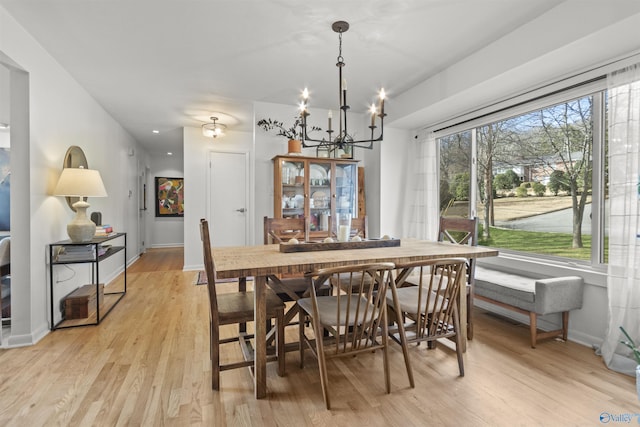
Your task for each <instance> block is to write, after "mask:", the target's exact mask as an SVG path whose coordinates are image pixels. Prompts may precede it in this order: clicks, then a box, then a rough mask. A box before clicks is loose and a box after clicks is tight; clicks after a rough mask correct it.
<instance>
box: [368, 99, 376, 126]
mask: <svg viewBox="0 0 640 427" xmlns="http://www.w3.org/2000/svg"><path fill="white" fill-rule="evenodd" d="M369 112H370V113H371V127H374V126H375V125H376V106H375V104H371V109H370V110H369Z"/></svg>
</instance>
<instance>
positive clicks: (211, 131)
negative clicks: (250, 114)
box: [202, 116, 227, 138]
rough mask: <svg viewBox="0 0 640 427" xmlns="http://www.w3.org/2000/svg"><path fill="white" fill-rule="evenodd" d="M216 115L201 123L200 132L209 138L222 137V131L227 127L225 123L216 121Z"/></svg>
mask: <svg viewBox="0 0 640 427" xmlns="http://www.w3.org/2000/svg"><path fill="white" fill-rule="evenodd" d="M217 120H218V118H217V117H213V116H212V117H211V123H205V124H203V125H202V134H203V135H204V136H206V137H209V138H222V137H223V136H224V131H225V130H226V129H227V126H226V125H223V124H222V123H216V122H217Z"/></svg>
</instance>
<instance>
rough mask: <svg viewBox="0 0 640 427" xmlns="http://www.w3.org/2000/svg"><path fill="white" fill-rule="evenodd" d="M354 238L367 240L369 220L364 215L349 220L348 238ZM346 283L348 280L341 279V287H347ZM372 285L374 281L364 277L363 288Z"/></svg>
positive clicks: (367, 276) (366, 276)
mask: <svg viewBox="0 0 640 427" xmlns="http://www.w3.org/2000/svg"><path fill="white" fill-rule="evenodd" d="M355 236H360V238H361V239H367V238H368V237H369V220H368V218H367V216H366V215H365V216H361V217H358V218H351V232H350V238H353V237H355ZM348 282H349V280H348V279H345V278H343V279H342V281H341V286H348ZM372 283H374V281H373V280H371V277H370V276H369V275H365V279H364V281H363V284H364V285H365V286H370V285H371V284H372ZM332 285H333V283H332Z"/></svg>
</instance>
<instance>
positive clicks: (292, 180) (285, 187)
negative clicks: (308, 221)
mask: <svg viewBox="0 0 640 427" xmlns="http://www.w3.org/2000/svg"><path fill="white" fill-rule="evenodd" d="M281 162H282V164H281V171H282V217H283V218H304V201H305V197H304V195H305V192H304V161H293V160H291V159H287V160H281Z"/></svg>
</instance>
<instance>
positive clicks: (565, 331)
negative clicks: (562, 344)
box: [562, 311, 569, 341]
mask: <svg viewBox="0 0 640 427" xmlns="http://www.w3.org/2000/svg"><path fill="white" fill-rule="evenodd" d="M568 332H569V312H568V311H563V312H562V339H563V340H565V341H566V340H567V334H568Z"/></svg>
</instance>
